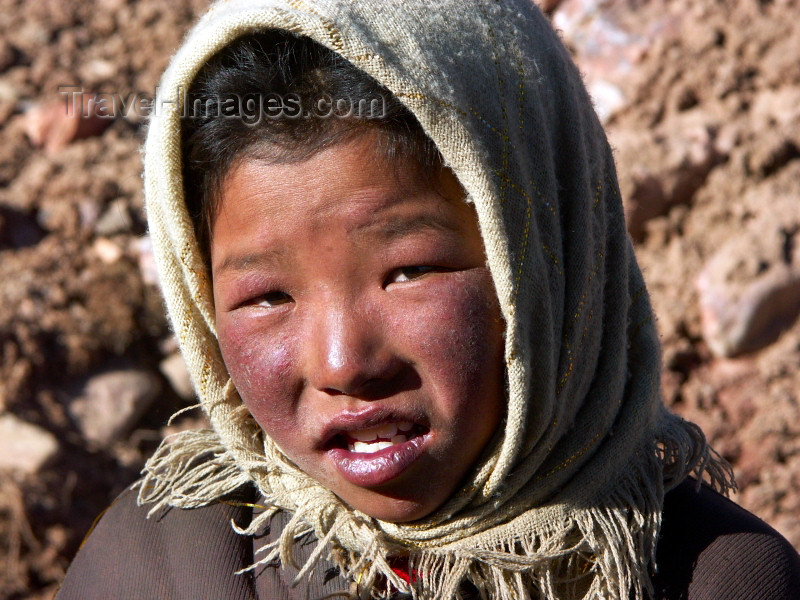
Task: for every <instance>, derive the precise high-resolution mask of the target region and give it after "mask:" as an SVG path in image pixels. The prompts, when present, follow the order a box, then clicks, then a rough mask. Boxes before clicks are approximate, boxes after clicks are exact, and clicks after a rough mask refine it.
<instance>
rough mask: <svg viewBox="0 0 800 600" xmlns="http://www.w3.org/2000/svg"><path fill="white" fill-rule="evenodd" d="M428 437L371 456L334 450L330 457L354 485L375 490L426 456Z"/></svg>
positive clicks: (420, 436) (418, 437) (342, 449)
mask: <svg viewBox="0 0 800 600" xmlns="http://www.w3.org/2000/svg"><path fill="white" fill-rule="evenodd" d="M427 437H428V434H424V435H418V436H416V437H414V438H411V439H410V440H408V441H407V442H403V443H402V444H394V445H393V446H390V447H389V448H384V449H383V450H378V451H377V452H374V453H372V454H366V453H363V452H351V451H350V450H346V449H345V448H331V449H330V450H328V456H330V458H331V460H333V464H334V465H335V466H336V468H337V469H338V471H339V473H340V474H341V475H342V477H344V479H345V480H347V481H348V482H349V483H352V484H353V485H357V486H360V487H375V486H379V485H383V484H385V483H389V482H390V481H391V480H393V479H395V478H396V477H399V476H400V475H401V474H402V473H403V472H404V471H405V470H406V469H408V468H409V467H410V466H411V465H412V464H413V463H414V462H415V461H416V460H417V459H418V458H419V457H420V456H422V453H423V446H424V445H425V441H426V439H427Z"/></svg>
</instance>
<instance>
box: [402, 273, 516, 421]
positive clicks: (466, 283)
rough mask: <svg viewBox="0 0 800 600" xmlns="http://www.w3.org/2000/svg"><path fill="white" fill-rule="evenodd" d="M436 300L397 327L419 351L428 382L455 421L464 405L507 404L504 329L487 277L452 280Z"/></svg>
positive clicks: (420, 364)
mask: <svg viewBox="0 0 800 600" xmlns="http://www.w3.org/2000/svg"><path fill="white" fill-rule="evenodd" d="M435 297H436V298H437V300H436V301H435V302H430V303H424V304H423V305H422V308H421V309H420V310H419V311H417V312H416V314H407V315H406V318H405V319H404V323H403V324H402V325H399V326H398V327H396V331H406V332H407V335H406V336H405V338H404V339H405V340H406V342H407V344H408V345H409V346H413V347H415V349H416V355H417V359H418V364H417V368H418V369H420V370H422V371H423V372H422V373H421V374H422V376H423V379H426V380H427V381H428V382H429V383H430V384H431V385H432V386H434V387H435V388H436V391H437V397H438V398H441V399H442V402H443V403H444V402H446V403H447V406H442V408H445V409H446V410H448V411H449V412H452V413H453V415H452V416H453V418H456V416H457V414H456V413H459V410H461V409H463V407H464V406H471V405H472V404H474V403H477V402H485V401H489V402H491V403H492V404H493V405H494V404H497V403H499V402H502V398H501V396H502V395H503V394H502V389H503V386H502V366H503V361H502V356H503V331H504V324H503V321H502V319H501V317H500V310H499V307H498V305H497V301H496V299H495V293H494V288H493V286H492V283H491V280H490V279H489V275H488V273H487V274H486V275H485V276H483V275H481V276H476V274H475V273H465V274H464V275H463V276H462V277H459V278H456V277H453V278H448V279H447V280H446V282H445V283H444V284H443V285H442V286H441V288H440V289H438V290H437V293H436V295H435ZM484 408H488V407H485V406H484Z"/></svg>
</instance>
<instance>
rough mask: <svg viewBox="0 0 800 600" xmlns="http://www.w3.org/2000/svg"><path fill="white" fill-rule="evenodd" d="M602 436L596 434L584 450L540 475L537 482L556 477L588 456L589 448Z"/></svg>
mask: <svg viewBox="0 0 800 600" xmlns="http://www.w3.org/2000/svg"><path fill="white" fill-rule="evenodd" d="M602 435H603V434H602V432H601V433H598V434H596V435H595V436H594V437H593V438H592V439H591V440H589V442H588V443H587V444H586V445H585V446H584V447H583V448H581V449H580V450H578V451H577V452H576V453H575V454H573V455H572V456H570V457H569V458H567V459H566V460H564V462H562V463H560V464H558V465H556V466H555V467H553V468H552V469H550V470H549V471H548V472H547V473H544V474H542V475H539V476H538V477H537V478H536V481H541V480H542V479H546V478H548V477H550V476H551V475H555V474H556V473H558V472H559V471H563V470H564V469H566V468H567V467H568V466H569V465H570V464H571V463H572V462H574V461H575V460H576V459H578V458H580V457H581V456H583V455H584V454H586V452H587V451H588V450H589V448H591V447H592V446H593V445H594V444H595V442H597V440H598V439H600V437H601V436H602Z"/></svg>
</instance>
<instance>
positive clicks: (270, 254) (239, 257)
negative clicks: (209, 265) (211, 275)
mask: <svg viewBox="0 0 800 600" xmlns="http://www.w3.org/2000/svg"><path fill="white" fill-rule="evenodd" d="M284 260H285V252H284V251H283V250H282V249H279V248H274V249H267V250H259V251H257V252H251V253H248V254H232V255H230V256H226V257H225V260H223V261H222V262H221V263H220V265H219V267H217V268H216V274H217V276H219V275H221V274H222V273H225V272H227V271H235V272H237V273H240V272H242V271H247V270H250V269H252V268H254V267H264V266H274V265H275V264H277V263H281V262H283V261H284Z"/></svg>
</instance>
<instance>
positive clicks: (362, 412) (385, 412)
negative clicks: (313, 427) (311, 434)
mask: <svg viewBox="0 0 800 600" xmlns="http://www.w3.org/2000/svg"><path fill="white" fill-rule="evenodd" d="M403 421H407V422H410V423H414V424H415V425H423V426H428V423H427V419H425V418H424V417H423V416H422V415H421V414H420V413H418V412H415V411H413V410H398V409H395V408H389V407H385V406H376V405H369V406H366V407H364V408H361V409H357V410H345V411H342V412H340V413H339V414H337V415H336V416H335V417H333V418H332V419H331V420H330V421H328V423H326V424H325V426H324V427H323V428H322V433H321V435H320V437H319V439H320V440H321V445H322V446H323V447H327V446H329V445H330V443H331V441H332V440H333V439H334V438H335V437H336V436H338V435H340V434H343V433H346V432H348V431H357V430H359V429H368V428H370V427H378V426H379V425H384V424H386V423H401V422H403Z"/></svg>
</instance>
